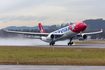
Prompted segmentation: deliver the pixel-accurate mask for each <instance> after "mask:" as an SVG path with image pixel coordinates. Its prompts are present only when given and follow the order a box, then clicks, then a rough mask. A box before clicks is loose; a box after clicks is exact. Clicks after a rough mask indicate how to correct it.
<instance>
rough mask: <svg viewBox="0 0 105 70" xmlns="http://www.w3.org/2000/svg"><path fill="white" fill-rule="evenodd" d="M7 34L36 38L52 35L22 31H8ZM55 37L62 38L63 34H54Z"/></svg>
mask: <svg viewBox="0 0 105 70" xmlns="http://www.w3.org/2000/svg"><path fill="white" fill-rule="evenodd" d="M4 31H5V32H8V33H16V34H24V35H34V36H48V35H49V34H50V33H35V32H20V31H7V30H4ZM53 35H55V36H56V37H59V36H62V35H63V33H60V34H56V33H54V34H53Z"/></svg>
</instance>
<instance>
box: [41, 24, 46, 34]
mask: <svg viewBox="0 0 105 70" xmlns="http://www.w3.org/2000/svg"><path fill="white" fill-rule="evenodd" d="M39 30H40V33H46V32H45V30H44V28H43V26H42V24H41V23H39Z"/></svg>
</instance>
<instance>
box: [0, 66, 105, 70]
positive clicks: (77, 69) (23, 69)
mask: <svg viewBox="0 0 105 70" xmlns="http://www.w3.org/2000/svg"><path fill="white" fill-rule="evenodd" d="M0 70H105V66H65V65H62V66H56V65H0Z"/></svg>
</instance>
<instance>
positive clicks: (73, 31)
mask: <svg viewBox="0 0 105 70" xmlns="http://www.w3.org/2000/svg"><path fill="white" fill-rule="evenodd" d="M38 25H39V30H40V33H34V32H20V31H6V30H5V31H6V32H9V33H17V34H24V35H33V36H40V40H42V41H44V42H47V43H49V45H52V46H53V45H54V44H55V42H57V41H61V40H66V39H70V41H69V43H68V46H69V45H72V44H73V42H72V39H73V37H75V36H77V37H78V39H79V40H85V39H86V38H87V35H90V34H97V33H102V32H103V29H101V31H97V32H91V33H83V31H84V30H85V29H86V27H87V25H86V24H85V23H84V22H78V23H74V24H72V25H69V26H66V27H64V28H61V29H59V30H56V31H53V32H51V33H46V32H45V30H44V28H43V26H42V24H41V23H39V24H38Z"/></svg>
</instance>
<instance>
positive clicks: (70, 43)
mask: <svg viewBox="0 0 105 70" xmlns="http://www.w3.org/2000/svg"><path fill="white" fill-rule="evenodd" d="M71 41H72V38H70V42H69V43H68V46H69V45H72V44H73V42H71Z"/></svg>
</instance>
